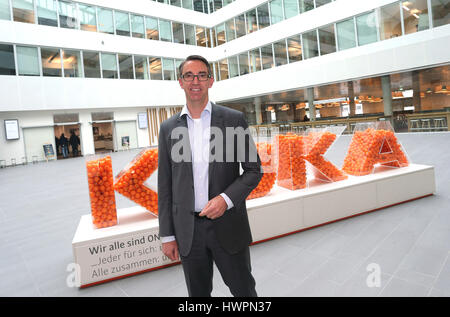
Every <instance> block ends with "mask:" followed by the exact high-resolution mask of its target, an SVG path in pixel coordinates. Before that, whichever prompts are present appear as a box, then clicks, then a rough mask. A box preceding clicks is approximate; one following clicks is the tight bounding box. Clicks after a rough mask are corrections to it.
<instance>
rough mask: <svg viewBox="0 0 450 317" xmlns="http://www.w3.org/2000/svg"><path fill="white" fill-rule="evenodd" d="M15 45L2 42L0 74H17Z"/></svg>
mask: <svg viewBox="0 0 450 317" xmlns="http://www.w3.org/2000/svg"><path fill="white" fill-rule="evenodd" d="M15 74H16V65H15V62H14V47H13V46H12V45H6V44H0V75H15Z"/></svg>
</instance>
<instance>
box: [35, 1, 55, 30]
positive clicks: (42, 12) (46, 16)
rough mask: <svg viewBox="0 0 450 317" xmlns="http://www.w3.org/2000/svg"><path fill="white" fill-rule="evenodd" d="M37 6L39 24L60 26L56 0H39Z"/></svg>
mask: <svg viewBox="0 0 450 317" xmlns="http://www.w3.org/2000/svg"><path fill="white" fill-rule="evenodd" d="M36 7H37V16H38V23H39V24H41V25H49V26H58V13H57V11H58V9H57V7H56V0H37V4H36Z"/></svg>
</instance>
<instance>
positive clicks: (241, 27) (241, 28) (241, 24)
mask: <svg viewBox="0 0 450 317" xmlns="http://www.w3.org/2000/svg"><path fill="white" fill-rule="evenodd" d="M235 20H236V37H241V36H244V35H245V34H246V33H245V15H244V14H242V15H240V16H237V17H236V19H235Z"/></svg>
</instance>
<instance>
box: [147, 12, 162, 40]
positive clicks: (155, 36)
mask: <svg viewBox="0 0 450 317" xmlns="http://www.w3.org/2000/svg"><path fill="white" fill-rule="evenodd" d="M145 27H146V29H147V30H146V34H147V38H148V39H149V40H156V41H157V40H159V31H158V30H159V29H158V19H155V18H150V17H146V18H145Z"/></svg>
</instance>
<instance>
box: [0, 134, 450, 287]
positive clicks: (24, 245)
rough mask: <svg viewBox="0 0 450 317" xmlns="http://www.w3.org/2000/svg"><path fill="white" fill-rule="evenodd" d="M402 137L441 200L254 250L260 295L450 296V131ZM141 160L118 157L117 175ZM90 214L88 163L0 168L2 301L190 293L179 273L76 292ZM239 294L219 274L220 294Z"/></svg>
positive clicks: (337, 154)
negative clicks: (77, 241)
mask: <svg viewBox="0 0 450 317" xmlns="http://www.w3.org/2000/svg"><path fill="white" fill-rule="evenodd" d="M398 137H399V140H400V142H401V143H402V144H403V146H404V147H405V149H406V151H407V152H408V155H409V157H410V160H411V161H412V162H414V163H417V164H426V165H433V166H434V167H435V173H436V188H437V191H436V195H434V196H431V197H427V198H422V199H419V200H416V201H413V202H409V203H405V204H401V205H398V206H393V207H390V208H386V209H383V210H380V211H377V212H373V213H370V214H366V215H362V216H358V217H354V218H351V219H347V220H343V221H339V222H336V223H332V224H329V225H325V226H322V227H319V228H315V229H311V230H307V231H304V232H301V233H297V234H294V235H290V236H287V237H284V238H279V239H276V240H272V241H268V242H265V243H261V244H258V245H254V246H252V247H251V248H250V251H251V256H252V267H253V272H254V276H255V279H256V281H257V285H256V288H257V292H258V294H259V295H260V296H450V169H449V168H448V166H447V164H448V162H450V133H420V134H399V135H398ZM349 142H350V137H349V136H342V137H341V138H340V139H339V140H338V141H337V142H336V144H335V145H334V147H333V148H332V149H330V151H329V153H328V155H327V158H328V159H329V160H330V161H332V162H333V163H334V164H335V165H337V166H341V165H342V162H343V160H344V156H345V154H346V151H347V147H348V144H349ZM137 152H138V151H137V150H134V151H128V152H119V153H113V154H112V158H113V169H114V173H115V174H116V173H118V172H119V171H120V170H121V169H122V168H123V167H124V166H125V165H126V164H127V163H128V162H129V161H130V160H131V159H132V158H133V157H134V156H135V155H136V153H137ZM116 199H117V206H118V208H122V207H129V206H133V205H134V204H133V203H132V202H130V201H128V200H127V199H126V198H123V197H121V196H120V195H117V196H116ZM88 213H89V197H88V187H87V180H86V175H85V161H84V158H82V157H80V158H74V159H71V160H61V161H56V162H49V163H38V164H29V165H26V166H16V167H8V168H4V169H0V296H186V295H187V291H186V287H185V284H184V277H183V272H182V268H181V266H180V265H177V266H173V267H169V268H165V269H161V270H157V271H153V272H148V273H144V274H139V275H136V276H133V277H128V278H124V279H120V280H116V281H112V282H108V283H105V284H101V285H97V286H93V287H90V288H86V289H81V290H80V289H78V288H74V287H68V286H67V282H66V280H67V279H68V277H69V274H70V272H68V271H67V267H68V265H69V264H70V263H72V262H73V256H72V245H71V242H72V238H73V235H74V233H75V230H76V228H77V225H78V222H79V220H80V217H81V216H82V215H84V214H88ZM274 217H276V214H274ZM374 267H378V268H379V269H380V272H381V280H380V284H379V285H377V284H376V283H374V282H376V280H373V279H371V276H372V275H371V273H372V272H373V268H374ZM368 281H369V283H368ZM368 284H369V285H373V286H374V287H369V286H368ZM230 295H231V294H230V292H229V291H228V289H227V287H226V286H225V284H224V283H223V281H222V279H221V277H220V274H219V273H218V271H217V270H215V277H214V291H213V296H230Z"/></svg>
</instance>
